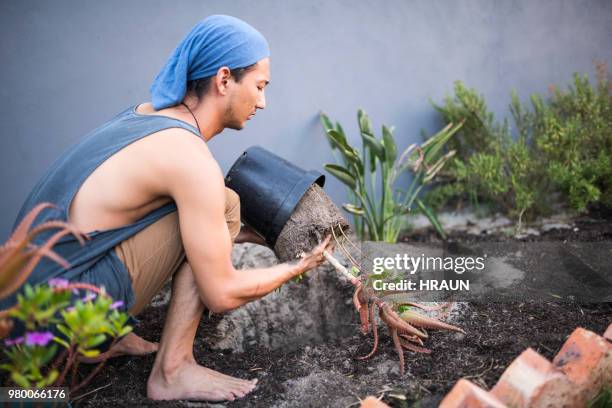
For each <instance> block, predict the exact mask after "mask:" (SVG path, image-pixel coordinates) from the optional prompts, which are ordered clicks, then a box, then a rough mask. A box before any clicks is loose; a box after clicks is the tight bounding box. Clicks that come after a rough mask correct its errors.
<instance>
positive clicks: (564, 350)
mask: <svg viewBox="0 0 612 408" xmlns="http://www.w3.org/2000/svg"><path fill="white" fill-rule="evenodd" d="M553 364H554V365H555V366H556V367H557V368H559V369H560V370H562V371H563V372H564V373H565V375H566V376H567V377H568V378H569V379H570V380H571V381H572V382H573V383H574V384H575V385H576V388H577V389H578V390H579V391H580V393H581V394H582V396H583V398H584V399H585V400H589V399H591V398H593V397H594V396H595V395H596V394H597V393H598V392H599V390H600V389H601V388H602V387H603V386H604V385H608V386H612V344H610V343H609V342H608V341H606V340H605V339H604V338H603V337H601V336H598V335H597V334H595V333H593V332H591V331H588V330H585V329H583V328H580V327H579V328H577V329H576V330H574V332H573V333H572V334H571V336H569V338H568V339H567V341H566V342H565V344H563V347H561V350H559V352H558V353H557V355H556V357H555V359H554V360H553Z"/></svg>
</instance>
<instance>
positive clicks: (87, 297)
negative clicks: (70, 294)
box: [81, 292, 98, 302]
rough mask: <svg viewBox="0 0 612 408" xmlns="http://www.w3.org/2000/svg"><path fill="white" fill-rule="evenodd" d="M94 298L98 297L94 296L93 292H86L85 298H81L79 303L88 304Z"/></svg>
mask: <svg viewBox="0 0 612 408" xmlns="http://www.w3.org/2000/svg"><path fill="white" fill-rule="evenodd" d="M96 296H98V295H96V294H95V293H93V292H87V295H85V297H84V298H82V299H81V301H82V302H89V301H90V300H94V299H95V298H96Z"/></svg>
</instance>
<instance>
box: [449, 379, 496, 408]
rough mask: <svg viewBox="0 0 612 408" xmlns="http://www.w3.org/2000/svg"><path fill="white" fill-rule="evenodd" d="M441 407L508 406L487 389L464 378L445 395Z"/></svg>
mask: <svg viewBox="0 0 612 408" xmlns="http://www.w3.org/2000/svg"><path fill="white" fill-rule="evenodd" d="M439 408H506V406H505V405H504V404H502V403H501V402H500V401H499V400H498V399H497V398H495V397H494V396H492V395H491V394H490V393H488V392H487V391H485V390H483V389H482V388H480V387H478V386H477V385H474V384H472V383H471V382H470V381H468V380H465V379H463V378H462V379H460V380H459V381H458V382H457V384H455V386H454V387H453V389H452V390H451V391H450V392H449V393H448V394H447V395H446V397H444V399H443V400H442V402H441V403H440V406H439Z"/></svg>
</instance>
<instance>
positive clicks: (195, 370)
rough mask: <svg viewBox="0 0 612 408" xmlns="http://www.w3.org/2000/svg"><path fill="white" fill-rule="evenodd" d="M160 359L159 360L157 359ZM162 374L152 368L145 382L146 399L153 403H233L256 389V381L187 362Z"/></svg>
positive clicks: (160, 371) (157, 369)
mask: <svg viewBox="0 0 612 408" xmlns="http://www.w3.org/2000/svg"><path fill="white" fill-rule="evenodd" d="M158 357H159V356H158ZM172 371H173V373H168V372H166V373H162V370H161V369H159V368H158V367H157V365H155V366H154V367H153V371H151V375H150V376H149V381H148V382H147V396H148V397H149V398H150V399H154V400H178V399H185V400H199V401H233V400H234V399H236V398H241V397H244V396H245V395H246V394H248V393H249V392H251V391H252V390H253V389H254V388H255V384H256V383H257V380H256V379H255V380H241V379H239V378H235V377H230V376H229V375H225V374H221V373H220V372H218V371H214V370H211V369H209V368H206V367H203V366H201V365H198V364H197V363H196V362H195V361H193V360H191V361H186V362H184V363H182V364H180V365H179V366H178V367H177V368H175V369H174V370H172Z"/></svg>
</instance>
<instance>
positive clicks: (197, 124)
mask: <svg viewBox="0 0 612 408" xmlns="http://www.w3.org/2000/svg"><path fill="white" fill-rule="evenodd" d="M181 105H183V106H184V107H186V108H187V110H188V111H189V113H191V116H192V117H193V120H195V123H196V126H197V127H198V133H199V134H200V136H201V135H202V131H201V130H200V124H199V123H198V120H197V119H196V117H195V115H194V114H193V112H192V111H191V109H189V106H187V105H185V103H184V102H181Z"/></svg>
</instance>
